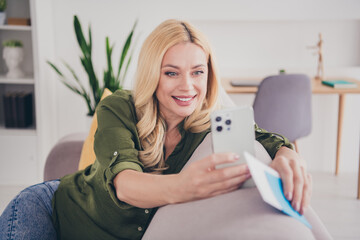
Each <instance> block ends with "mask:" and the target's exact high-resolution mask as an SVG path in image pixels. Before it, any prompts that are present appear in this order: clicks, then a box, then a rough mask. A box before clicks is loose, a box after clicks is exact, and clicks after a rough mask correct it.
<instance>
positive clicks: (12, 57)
mask: <svg viewBox="0 0 360 240" xmlns="http://www.w3.org/2000/svg"><path fill="white" fill-rule="evenodd" d="M3 47H4V49H3V58H4V60H5V63H6V66H7V68H8V70H9V71H8V72H7V74H6V77H8V78H21V77H24V75H25V74H24V72H23V71H22V70H21V68H20V63H21V62H22V60H23V59H24V51H23V44H22V42H21V41H20V40H13V39H12V40H6V41H4V42H3Z"/></svg>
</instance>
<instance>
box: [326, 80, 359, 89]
mask: <svg viewBox="0 0 360 240" xmlns="http://www.w3.org/2000/svg"><path fill="white" fill-rule="evenodd" d="M321 83H322V84H324V85H327V86H330V87H333V88H356V87H357V84H356V83H353V82H349V81H346V80H323V81H321Z"/></svg>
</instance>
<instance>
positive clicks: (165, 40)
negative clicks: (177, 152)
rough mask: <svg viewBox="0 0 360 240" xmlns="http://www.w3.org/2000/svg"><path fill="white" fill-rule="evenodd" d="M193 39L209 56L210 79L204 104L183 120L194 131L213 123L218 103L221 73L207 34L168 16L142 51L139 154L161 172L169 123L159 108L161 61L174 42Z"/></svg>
mask: <svg viewBox="0 0 360 240" xmlns="http://www.w3.org/2000/svg"><path fill="white" fill-rule="evenodd" d="M183 42H191V43H194V44H196V45H198V46H200V47H201V48H202V49H203V50H204V52H205V54H206V55H207V57H208V83H207V93H206V97H205V99H204V101H203V103H202V104H201V105H199V107H198V108H197V109H195V111H194V112H193V113H192V114H191V115H190V116H188V117H186V119H185V121H184V129H185V130H186V131H190V132H193V133H198V132H202V131H205V130H206V129H208V128H209V127H210V113H211V111H212V110H213V109H214V108H215V107H216V105H217V97H218V76H217V71H216V68H215V65H214V55H213V53H212V51H211V48H210V45H209V42H208V40H207V39H206V37H205V36H204V35H203V34H202V33H201V32H200V31H198V30H197V29H196V28H194V27H193V26H192V25H191V24H189V23H187V22H184V21H178V20H173V19H171V20H167V21H165V22H163V23H161V24H160V25H159V26H158V27H157V28H156V29H155V30H154V31H153V32H152V33H151V34H150V35H149V36H148V37H147V39H146V40H145V42H144V44H143V46H142V48H141V51H140V55H139V60H138V66H137V73H136V82H135V87H134V101H135V108H136V114H137V118H138V123H137V125H136V127H137V130H138V134H139V138H140V142H141V145H142V148H143V150H142V151H140V152H139V158H140V160H141V162H142V163H143V164H144V166H145V168H146V169H148V170H149V171H150V172H152V173H161V172H162V171H164V170H165V169H166V168H167V167H166V164H165V159H164V154H163V148H164V143H165V133H166V123H165V120H164V119H163V117H162V116H161V114H160V111H159V109H158V106H159V105H158V100H157V98H156V95H155V92H156V89H157V86H158V84H159V79H160V70H161V63H162V60H163V57H164V55H165V53H166V51H167V50H168V49H169V48H171V47H172V46H174V45H176V44H178V43H183Z"/></svg>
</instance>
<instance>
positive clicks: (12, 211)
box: [0, 180, 60, 240]
mask: <svg viewBox="0 0 360 240" xmlns="http://www.w3.org/2000/svg"><path fill="white" fill-rule="evenodd" d="M59 184H60V180H53V181H47V182H44V183H40V184H37V185H34V186H31V187H28V188H26V189H24V190H23V191H21V192H20V193H19V194H18V195H17V196H16V197H15V198H14V199H13V200H12V201H11V202H10V203H9V205H8V206H7V207H6V208H5V210H4V212H3V213H2V215H1V217H0V239H1V240H5V239H7V240H10V239H56V231H55V229H54V226H53V224H52V219H51V215H52V206H51V201H52V198H53V196H54V192H55V191H56V189H57V188H58V186H59Z"/></svg>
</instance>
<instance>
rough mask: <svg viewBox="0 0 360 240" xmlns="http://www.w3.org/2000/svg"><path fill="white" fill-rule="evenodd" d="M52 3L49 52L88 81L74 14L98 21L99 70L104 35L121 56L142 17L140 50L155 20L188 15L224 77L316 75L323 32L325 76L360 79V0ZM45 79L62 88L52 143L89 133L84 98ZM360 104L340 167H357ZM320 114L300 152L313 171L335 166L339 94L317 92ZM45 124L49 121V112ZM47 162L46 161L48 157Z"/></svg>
mask: <svg viewBox="0 0 360 240" xmlns="http://www.w3.org/2000/svg"><path fill="white" fill-rule="evenodd" d="M51 8H52V9H50V10H51V12H52V13H53V14H52V15H48V16H47V17H49V19H48V21H49V22H50V23H52V24H53V27H52V28H51V32H50V33H44V32H43V33H41V35H40V36H39V37H40V38H42V39H49V40H50V41H51V43H50V44H53V52H52V51H50V54H49V56H48V58H49V59H51V60H52V61H55V62H56V63H59V64H60V63H61V60H65V61H66V62H68V63H69V64H70V65H71V66H73V67H74V68H75V69H76V72H78V73H79V75H80V76H81V77H82V78H83V82H84V83H86V75H85V73H84V72H83V70H82V67H81V64H80V61H79V54H80V50H79V49H78V46H77V43H76V39H75V35H74V31H73V25H72V20H73V15H74V14H77V15H78V16H79V18H80V21H81V23H82V25H83V28H84V29H86V27H87V25H88V24H89V23H91V26H92V33H93V46H94V48H93V52H94V54H93V59H94V65H95V69H96V72H97V73H98V74H99V76H102V71H103V69H104V67H105V36H109V37H110V40H111V41H112V42H116V48H115V51H114V57H115V59H116V58H117V56H119V52H120V47H121V46H122V44H123V42H124V40H125V37H126V36H127V34H128V33H129V30H130V28H131V26H132V24H133V23H134V21H135V19H139V24H138V27H137V35H138V44H137V50H136V51H135V56H137V54H138V50H139V48H140V47H141V43H142V42H143V40H144V39H145V37H146V36H147V35H148V34H149V33H150V32H151V30H152V29H153V28H154V27H155V26H157V25H158V24H159V23H160V22H161V21H163V20H165V19H167V18H178V19H185V20H189V21H190V22H192V23H193V24H194V25H196V26H197V27H198V28H199V29H200V30H202V31H203V32H204V33H206V35H207V36H208V37H209V39H210V42H211V43H212V44H213V47H214V50H215V53H216V55H217V57H218V65H219V68H220V73H221V76H223V77H229V76H232V77H254V76H255V77H264V76H266V75H268V74H276V73H277V72H278V70H279V69H282V68H284V69H286V70H287V72H304V73H307V74H309V75H314V74H315V69H316V57H315V56H313V55H312V51H310V50H309V49H307V47H308V46H310V45H315V44H316V41H317V37H318V33H319V32H322V33H323V38H324V60H325V74H326V75H327V76H331V75H339V76H352V77H356V78H357V79H360V71H359V68H360V15H359V14H358V10H359V9H360V1H355V0H346V1H336V0H332V1H325V0H318V1H311V0H302V1H300V0H298V1H295V0H293V1H287V0H278V1H267V0H258V1H250V0H247V1H245V0H242V1H230V0H223V1H221V4H220V3H219V1H205V0H201V1H190V0H185V1H165V0H156V1H154V0H152V1H146V0H138V1H130V0H122V1H119V0H103V1H97V0H53V1H52V6H51ZM48 10H49V9H47V11H48ZM43 11H45V9H44V10H43ZM43 15H44V16H45V14H43ZM48 28H49V27H48ZM47 34H51V36H48V35H47ZM43 42H44V41H43ZM45 58H46V55H44V56H43V59H45ZM135 59H136V58H135ZM115 63H116V64H117V61H115ZM135 65H136V61H134V62H133V65H132V67H131V69H130V74H129V78H128V82H127V83H126V86H127V88H131V84H132V78H133V76H134V72H135ZM41 73H43V74H44V75H46V76H50V75H51V74H50V73H51V70H50V68H47V67H42V68H41V69H40V74H41ZM46 81H47V82H46V83H44V84H48V86H49V87H51V88H54V89H57V91H56V92H55V96H54V98H55V101H54V103H53V102H51V101H50V102H49V104H51V105H52V106H51V109H52V112H51V114H52V116H51V120H52V124H53V128H52V129H53V131H54V136H51V138H52V139H49V142H54V141H56V140H57V139H58V138H60V137H62V136H65V135H66V134H69V133H73V132H79V131H80V132H82V131H86V118H85V115H86V107H85V103H84V101H83V100H82V99H81V98H80V97H79V96H77V95H75V94H73V93H72V92H71V91H69V90H68V89H67V88H65V87H64V86H63V85H62V84H61V83H60V82H59V81H57V80H56V79H55V77H54V75H52V78H49V79H46ZM42 82H44V81H42ZM233 98H234V99H235V100H236V101H237V103H238V104H244V103H247V104H252V99H253V96H251V95H244V96H233ZM359 106H360V99H359V97H358V96H348V97H347V102H346V109H345V118H344V131H343V132H344V134H343V139H344V140H343V147H342V154H341V171H357V169H358V167H357V166H358V165H357V164H358V151H359V134H360V131H359V125H360V124H359V122H360V121H359V119H360V116H359V115H360V113H359ZM313 112H314V114H313V117H314V119H313V132H312V134H311V135H310V136H308V137H307V138H304V139H302V140H300V141H299V146H300V150H301V153H302V154H303V156H304V157H305V158H306V159H307V160H308V163H309V167H310V169H311V170H324V171H333V169H334V165H335V147H336V126H337V125H336V124H337V97H336V96H331V95H321V96H320V95H314V97H313ZM49 119H50V118H49ZM43 122H46V116H44V119H43ZM49 137H50V136H49ZM45 150H46V149H45ZM47 150H48V149H47ZM40 161H41V162H42V164H43V161H44V159H41V160H40ZM40 165H41V164H40Z"/></svg>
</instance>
